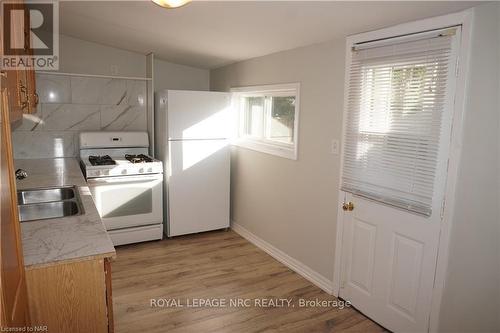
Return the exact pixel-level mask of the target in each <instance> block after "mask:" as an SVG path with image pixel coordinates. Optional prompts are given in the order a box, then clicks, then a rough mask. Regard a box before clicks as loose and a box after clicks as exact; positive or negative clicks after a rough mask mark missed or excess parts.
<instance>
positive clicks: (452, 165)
mask: <svg viewBox="0 0 500 333" xmlns="http://www.w3.org/2000/svg"><path fill="white" fill-rule="evenodd" d="M473 17H474V8H471V9H468V10H465V11H462V12H459V13H454V14H449V15H444V16H438V17H433V18H429V19H424V20H419V21H415V22H410V23H404V24H400V25H396V26H393V27H390V28H384V29H380V30H375V31H370V32H365V33H361V34H358V35H353V36H349V37H347V40H346V57H345V59H346V62H345V76H344V80H345V81H344V111H343V125H342V140H344V135H345V130H346V119H347V117H346V115H347V87H348V80H349V75H348V73H349V64H350V63H351V47H352V45H353V44H354V43H359V42H363V41H370V40H375V39H381V38H389V37H394V36H399V35H406V34H411V33H417V32H422V31H426V30H434V29H440V28H445V27H450V26H456V25H461V26H462V33H461V38H462V40H461V44H460V49H459V50H458V61H459V72H458V76H457V79H456V80H457V81H456V91H455V107H454V110H453V121H452V132H451V144H450V155H449V166H448V176H447V179H446V190H445V191H446V192H445V200H446V201H445V205H444V210H443V212H442V219H441V230H440V237H439V248H438V257H437V264H436V273H435V280H434V289H433V292H432V306H431V309H430V321H429V331H430V332H437V330H438V324H439V311H440V308H441V299H442V296H443V291H444V284H445V278H446V271H447V266H448V255H449V253H448V250H449V241H450V231H451V228H452V224H453V211H454V204H455V187H456V180H457V175H458V167H459V162H460V156H461V151H462V138H463V119H464V114H465V102H466V94H465V93H466V89H467V77H468V69H469V58H470V48H471V34H472V20H473ZM343 154H344V144H342V152H341V155H340V156H341V161H340V163H341V165H340V175H339V184H341V183H342V172H343V158H342V157H343ZM338 193H339V197H340V196H341V195H342V192H341V191H340V190H339V192H338ZM342 214H343V211H342V210H341V209H340V208H339V209H338V214H337V228H336V229H337V231H336V241H335V261H334V269H333V286H332V287H333V288H332V290H333V294H334V295H335V296H338V295H339V291H340V284H341V274H340V272H341V262H342V261H341V258H342V252H341V251H342V235H343V223H341V221H342V219H343V217H342Z"/></svg>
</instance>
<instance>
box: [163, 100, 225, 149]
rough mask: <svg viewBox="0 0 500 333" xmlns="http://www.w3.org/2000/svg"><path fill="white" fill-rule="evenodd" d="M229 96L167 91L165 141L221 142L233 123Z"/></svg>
mask: <svg viewBox="0 0 500 333" xmlns="http://www.w3.org/2000/svg"><path fill="white" fill-rule="evenodd" d="M230 105H231V98H230V94H229V93H223V92H211V91H184V90H169V91H168V138H169V139H170V140H196V139H225V138H229V136H230V135H231V128H232V127H233V125H234V123H233V121H232V120H231V114H230V111H229V110H230Z"/></svg>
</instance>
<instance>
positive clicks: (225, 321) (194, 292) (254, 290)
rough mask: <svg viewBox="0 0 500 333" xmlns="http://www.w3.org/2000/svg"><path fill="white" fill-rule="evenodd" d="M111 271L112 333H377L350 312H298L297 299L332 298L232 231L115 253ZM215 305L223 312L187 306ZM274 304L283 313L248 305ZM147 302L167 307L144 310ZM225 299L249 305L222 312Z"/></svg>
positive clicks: (367, 321) (371, 324) (129, 247)
mask: <svg viewBox="0 0 500 333" xmlns="http://www.w3.org/2000/svg"><path fill="white" fill-rule="evenodd" d="M112 268H113V272H112V277H113V298H114V314H115V331H116V332H117V333H127V332H144V333H154V332H193V333H194V332H196V333H198V332H231V333H239V332H252V333H253V332H383V331H384V329H383V328H382V327H380V326H378V325H377V324H376V323H374V322H373V321H371V320H370V319H368V318H366V317H365V316H363V315H362V314H361V313H359V312H358V311H356V310H355V309H354V308H352V307H351V308H344V309H338V308H334V307H299V305H300V303H299V302H300V300H301V299H303V300H309V301H314V300H316V299H319V300H330V301H336V300H337V299H336V298H335V297H333V296H330V295H328V294H327V293H326V292H324V291H322V290H321V289H319V288H318V287H316V286H314V285H313V284H312V283H310V282H309V281H307V280H305V279H304V278H302V277H301V276H300V275H298V274H297V273H295V272H293V271H291V270H290V269H288V268H287V267H286V266H284V265H283V264H281V263H280V262H278V261H276V260H275V259H274V258H272V257H271V256H269V255H268V254H267V253H265V252H263V251H262V250H260V249H258V248H257V247H255V246H254V245H253V244H251V243H249V242H248V241H247V240H245V239H244V238H242V237H240V236H239V235H238V234H236V233H235V232H233V231H215V232H208V233H202V234H196V235H189V236H182V237H176V238H173V239H167V240H163V241H157V242H148V243H141V244H134V245H127V246H121V247H118V248H117V259H116V261H114V262H113V263H112ZM221 298H222V299H224V301H226V307H208V306H207V307H187V302H188V301H189V302H190V303H191V304H193V302H194V301H196V300H197V299H198V300H204V299H209V300H211V301H212V302H215V301H213V300H214V299H221ZM282 298H286V299H289V300H291V305H290V307H279V306H275V307H267V308H264V307H257V306H254V305H255V302H258V300H260V299H267V300H271V299H272V300H278V299H282ZM151 299H154V300H158V299H169V300H171V301H170V303H169V304H168V305H169V306H165V307H152V306H151ZM231 299H233V300H237V299H242V300H244V299H248V301H247V302H250V303H251V306H250V307H244V306H241V307H234V306H230V305H231V304H230V300H231ZM172 300H175V301H176V302H177V305H179V304H181V305H183V306H184V307H178V306H177V307H176V306H173V305H175V304H173V302H174V301H172ZM256 300H257V301H256ZM160 302H161V301H157V304H160ZM261 303H262V302H261ZM284 304H286V303H284ZM164 305H166V304H164ZM214 305H215V304H214ZM276 305H279V304H276ZM292 305H294V307H292Z"/></svg>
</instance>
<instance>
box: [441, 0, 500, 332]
mask: <svg viewBox="0 0 500 333" xmlns="http://www.w3.org/2000/svg"><path fill="white" fill-rule="evenodd" d="M499 22H500V4H499V3H492V4H487V5H482V6H479V7H477V8H476V13H475V17H474V25H473V37H472V48H471V61H470V75H469V82H468V92H467V108H466V114H465V123H464V138H463V150H462V157H461V162H460V169H459V175H458V183H457V192H456V202H455V204H456V206H455V207H456V209H455V212H454V216H455V218H454V221H453V228H452V230H451V236H450V237H451V240H450V257H449V263H448V271H447V279H446V282H445V293H444V295H443V300H442V308H441V313H440V326H439V330H440V331H441V332H499V331H500V213H499V207H500V204H499V200H500V199H499V198H500V197H499V190H500V183H499V174H500V172H499V171H500V165H499V149H500V137H499V131H500V129H499V122H500V105H499V99H498V96H499V95H500V86H499V73H500V42H499V41H500V25H499Z"/></svg>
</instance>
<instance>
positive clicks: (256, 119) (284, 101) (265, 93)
mask: <svg viewBox="0 0 500 333" xmlns="http://www.w3.org/2000/svg"><path fill="white" fill-rule="evenodd" d="M231 92H233V103H234V105H235V106H236V108H237V110H238V118H239V130H238V135H237V136H238V138H237V140H236V142H235V144H236V145H239V146H242V147H245V148H249V149H252V150H256V151H260V152H264V153H268V154H273V155H277V156H281V157H286V158H291V159H297V128H298V114H299V85H298V84H281V85H268V86H259V87H245V88H234V89H232V90H231Z"/></svg>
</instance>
